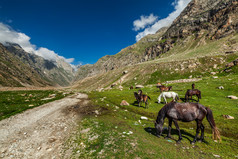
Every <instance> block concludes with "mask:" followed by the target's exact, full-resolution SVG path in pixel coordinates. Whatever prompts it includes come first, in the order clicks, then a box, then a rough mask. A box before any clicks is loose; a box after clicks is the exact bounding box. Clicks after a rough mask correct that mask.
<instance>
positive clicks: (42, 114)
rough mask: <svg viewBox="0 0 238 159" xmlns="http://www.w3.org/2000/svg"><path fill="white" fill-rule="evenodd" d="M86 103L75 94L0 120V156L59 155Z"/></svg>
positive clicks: (35, 156)
mask: <svg viewBox="0 0 238 159" xmlns="http://www.w3.org/2000/svg"><path fill="white" fill-rule="evenodd" d="M88 104H89V101H88V96H87V95H86V94H81V93H78V94H77V95H72V96H70V97H66V98H64V99H61V100H58V101H54V102H51V103H47V104H44V105H42V106H39V107H37V108H34V109H30V110H27V111H25V112H23V113H21V114H18V115H15V116H12V117H10V118H8V119H5V120H2V121H0V158H21V159H22V158H34V159H35V158H61V157H62V152H63V150H62V148H63V143H64V142H65V140H66V139H67V138H68V137H69V136H70V135H71V133H72V132H73V131H74V130H75V128H76V126H77V124H78V121H79V120H80V119H81V116H82V115H81V113H82V110H84V108H87V105H88Z"/></svg>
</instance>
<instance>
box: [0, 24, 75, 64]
mask: <svg viewBox="0 0 238 159" xmlns="http://www.w3.org/2000/svg"><path fill="white" fill-rule="evenodd" d="M30 39H31V38H30V37H29V36H27V35H26V34H24V33H20V32H16V31H15V30H13V29H11V27H10V26H8V25H6V24H3V23H1V22H0V43H2V44H6V43H7V42H10V43H16V44H19V45H20V46H21V47H22V48H23V49H24V50H25V51H26V52H29V53H33V54H36V55H38V56H41V57H43V58H44V59H47V60H50V61H54V62H56V61H57V59H58V58H62V59H63V60H64V61H65V62H67V63H72V62H73V61H74V58H69V59H66V58H64V57H62V56H59V55H58V54H57V53H55V52H54V51H52V50H49V49H47V48H44V47H40V48H37V47H36V46H35V45H33V44H31V42H30Z"/></svg>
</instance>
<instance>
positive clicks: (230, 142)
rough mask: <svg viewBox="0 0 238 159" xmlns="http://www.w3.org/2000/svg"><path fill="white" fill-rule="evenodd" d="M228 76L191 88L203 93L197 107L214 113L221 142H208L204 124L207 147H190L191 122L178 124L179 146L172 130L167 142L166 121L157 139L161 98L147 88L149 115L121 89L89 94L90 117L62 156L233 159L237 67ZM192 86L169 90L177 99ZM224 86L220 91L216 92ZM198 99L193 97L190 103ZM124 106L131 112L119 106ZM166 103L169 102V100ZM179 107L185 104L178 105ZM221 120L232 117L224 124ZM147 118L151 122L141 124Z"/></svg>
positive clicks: (208, 79) (206, 79)
mask: <svg viewBox="0 0 238 159" xmlns="http://www.w3.org/2000/svg"><path fill="white" fill-rule="evenodd" d="M233 69H234V70H233V72H232V73H229V74H222V73H221V74H219V75H218V78H217V79H216V78H213V77H210V76H208V77H204V78H203V79H202V80H201V81H198V82H195V87H196V88H197V89H199V90H201V92H202V99H201V100H200V103H201V104H203V105H204V106H206V107H209V108H211V109H212V110H213V115H214V118H215V122H216V125H217V127H218V128H219V130H220V132H221V135H222V142H221V143H218V142H214V141H213V140H212V138H211V136H212V134H211V132H212V131H211V127H210V126H209V123H208V122H207V120H206V119H204V121H203V124H204V125H205V142H203V143H196V144H195V145H191V144H190V141H192V140H193V137H194V135H195V129H196V124H195V122H190V123H182V122H179V126H180V129H181V132H182V136H183V140H182V143H181V144H176V140H177V139H178V135H177V131H176V129H175V126H174V125H173V126H172V139H169V140H166V139H164V138H163V137H165V136H166V133H167V129H166V128H167V126H168V121H167V120H166V121H165V124H164V132H163V137H161V138H157V137H156V136H155V129H154V123H153V121H154V120H155V119H156V116H157V113H158V111H159V110H160V109H161V108H162V107H163V105H164V104H158V103H157V97H158V96H159V94H160V93H159V92H158V90H157V88H156V87H154V86H150V85H148V86H146V87H145V88H144V89H142V90H143V92H144V93H145V94H147V95H149V96H150V97H151V101H149V109H145V108H144V107H138V105H137V103H136V102H135V97H134V95H133V92H134V91H137V90H135V89H134V90H128V89H124V90H123V91H120V90H118V89H112V90H107V91H103V92H97V91H92V92H90V93H89V96H90V99H91V100H92V101H93V103H92V104H93V105H97V107H94V115H93V116H88V117H86V118H85V119H84V120H82V122H81V123H80V124H79V127H78V132H77V133H76V134H74V135H72V137H71V138H70V139H69V140H68V142H67V143H66V144H65V151H72V155H71V158H217V157H220V158H236V157H237V155H238V154H237V149H238V144H237V139H238V135H237V134H238V129H237V128H238V118H237V117H238V113H237V112H238V107H237V106H238V101H237V100H232V99H228V98H226V97H227V96H228V95H235V96H238V91H237V90H238V83H237V81H238V80H237V79H238V71H237V66H236V68H233ZM191 84H192V83H174V84H171V85H172V86H173V90H174V91H175V92H177V93H178V94H179V97H180V98H181V99H183V98H184V94H185V92H186V90H187V89H189V88H191ZM219 86H223V87H224V89H218V88H217V87H219ZM193 98H194V99H196V97H193ZM122 100H126V101H127V102H128V103H129V104H130V105H129V106H120V102H121V101H122ZM168 101H170V100H168ZM179 102H183V101H179ZM223 115H231V116H233V117H235V119H233V120H228V119H225V118H224V117H223ZM141 116H146V117H148V118H149V120H141V119H140V117H141Z"/></svg>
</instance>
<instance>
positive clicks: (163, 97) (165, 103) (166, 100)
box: [163, 96, 167, 104]
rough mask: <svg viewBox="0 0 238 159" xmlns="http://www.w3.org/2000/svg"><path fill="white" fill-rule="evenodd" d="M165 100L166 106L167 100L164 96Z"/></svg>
mask: <svg viewBox="0 0 238 159" xmlns="http://www.w3.org/2000/svg"><path fill="white" fill-rule="evenodd" d="M163 98H164V101H165V104H167V100H166V98H165V96H163Z"/></svg>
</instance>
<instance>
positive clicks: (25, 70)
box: [0, 43, 74, 86]
mask: <svg viewBox="0 0 238 159" xmlns="http://www.w3.org/2000/svg"><path fill="white" fill-rule="evenodd" d="M0 48H1V50H0V53H1V62H0V65H1V67H0V68H1V69H0V75H1V77H0V81H1V82H0V85H2V86H28V85H33V86H47V85H51V86H68V85H70V83H71V82H72V81H73V78H74V70H73V68H72V67H71V66H70V65H69V64H68V63H66V62H65V61H64V60H63V59H60V58H59V59H58V60H57V61H55V62H53V61H49V60H46V59H44V58H42V57H40V56H37V55H35V54H30V53H27V52H25V51H24V50H23V49H22V48H21V46H19V45H18V44H12V43H6V44H5V46H4V45H2V44H0ZM9 80H10V81H11V82H10V83H8V81H9Z"/></svg>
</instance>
